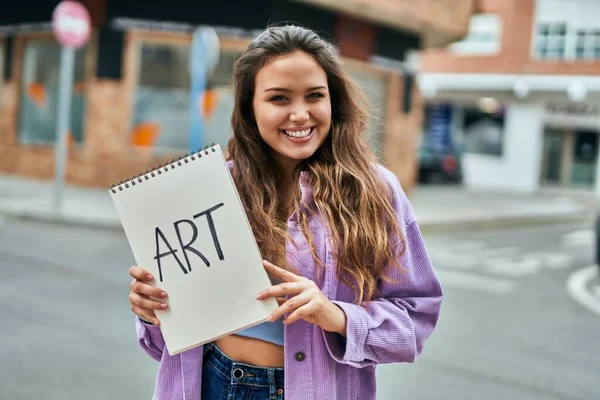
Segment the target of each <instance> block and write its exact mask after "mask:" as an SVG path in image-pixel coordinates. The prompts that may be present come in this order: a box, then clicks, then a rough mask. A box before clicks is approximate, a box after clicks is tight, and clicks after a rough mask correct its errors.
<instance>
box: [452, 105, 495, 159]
mask: <svg viewBox="0 0 600 400" xmlns="http://www.w3.org/2000/svg"><path fill="white" fill-rule="evenodd" d="M486 100H487V101H486V102H483V103H482V104H481V105H480V106H478V107H465V108H464V119H463V129H462V130H463V134H464V145H465V151H467V152H469V153H477V154H486V155H494V156H500V155H502V147H503V136H504V107H502V106H501V105H499V104H498V103H497V102H496V101H495V100H494V102H493V104H492V100H493V99H486Z"/></svg>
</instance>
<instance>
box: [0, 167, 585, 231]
mask: <svg viewBox="0 0 600 400" xmlns="http://www.w3.org/2000/svg"><path fill="white" fill-rule="evenodd" d="M53 198H54V182H53V181H35V180H28V179H22V178H18V177H14V176H10V175H0V215H4V216H7V217H18V218H28V219H36V220H42V221H49V222H57V223H67V224H75V225H85V226H92V227H102V228H112V229H121V224H120V222H119V218H118V216H117V213H116V211H115V209H114V207H113V204H112V200H111V198H110V196H109V194H108V190H104V189H90V188H80V187H73V186H67V187H65V189H64V194H63V206H62V210H61V212H60V213H58V214H56V213H55V212H54V211H53V209H52V203H53ZM409 198H410V201H411V204H412V206H413V208H414V210H415V212H416V214H417V217H418V219H419V224H420V226H421V229H422V230H427V231H443V230H464V229H476V228H484V227H499V226H515V225H517V226H518V225H526V224H527V225H530V224H541V223H551V222H560V221H582V220H589V221H590V224H591V218H592V217H593V215H595V212H596V208H595V207H596V206H595V204H596V200H595V198H594V197H593V195H592V194H590V195H578V196H576V195H557V194H535V195H524V194H514V193H506V192H495V193H494V192H476V191H467V190H466V189H463V188H460V187H455V186H421V187H417V189H416V190H415V191H413V193H411V194H410V196H409Z"/></svg>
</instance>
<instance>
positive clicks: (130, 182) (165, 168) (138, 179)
mask: <svg viewBox="0 0 600 400" xmlns="http://www.w3.org/2000/svg"><path fill="white" fill-rule="evenodd" d="M211 152H212V153H214V152H215V144H214V143H212V144H211V145H210V146H206V147H204V148H203V149H202V148H200V149H198V150H196V151H193V152H191V153H187V154H184V155H182V156H181V157H177V158H174V159H172V160H171V161H167V162H165V163H163V164H160V165H158V166H156V167H154V168H152V169H149V170H147V171H145V172H142V173H139V174H137V175H134V176H130V177H129V178H126V179H124V180H122V181H121V182H119V183H115V184H114V185H111V187H110V191H111V192H113V193H117V191H119V192H122V191H123V190H125V189H129V187H131V186H135V185H136V184H140V183H143V182H144V181H147V180H149V179H150V178H154V177H155V176H157V175H162V174H163V173H164V172H169V169H175V168H176V167H177V166H181V165H183V164H187V163H189V162H191V161H195V160H197V159H199V158H202V157H205V156H207V155H209V154H210V153H211Z"/></svg>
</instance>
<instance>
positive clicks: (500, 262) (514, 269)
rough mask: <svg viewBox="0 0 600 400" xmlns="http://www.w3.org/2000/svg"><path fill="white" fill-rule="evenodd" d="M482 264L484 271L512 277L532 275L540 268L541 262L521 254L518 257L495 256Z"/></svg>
mask: <svg viewBox="0 0 600 400" xmlns="http://www.w3.org/2000/svg"><path fill="white" fill-rule="evenodd" d="M484 265H485V271H486V272H489V273H492V274H494V275H501V276H510V277H513V278H514V277H523V276H527V275H533V274H535V273H536V272H539V271H540V269H542V262H541V261H540V260H538V259H537V258H534V257H530V256H523V257H521V258H520V259H511V258H495V259H491V260H488V261H486V262H485V263H484Z"/></svg>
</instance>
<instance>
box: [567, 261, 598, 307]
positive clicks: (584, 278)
mask: <svg viewBox="0 0 600 400" xmlns="http://www.w3.org/2000/svg"><path fill="white" fill-rule="evenodd" d="M597 276H598V266H597V265H595V264H594V265H590V266H589V267H585V268H582V269H580V270H577V271H575V272H573V273H572V274H571V275H570V276H569V278H568V279H567V284H566V286H567V293H568V294H569V296H571V297H572V298H573V299H574V300H575V301H577V302H578V303H579V304H581V305H582V306H584V307H585V308H587V309H588V310H590V311H592V312H593V313H596V314H598V315H600V298H598V297H596V296H595V295H594V294H593V293H591V292H590V291H589V290H588V289H587V284H588V282H590V281H591V280H593V279H595V278H596V277H597Z"/></svg>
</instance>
